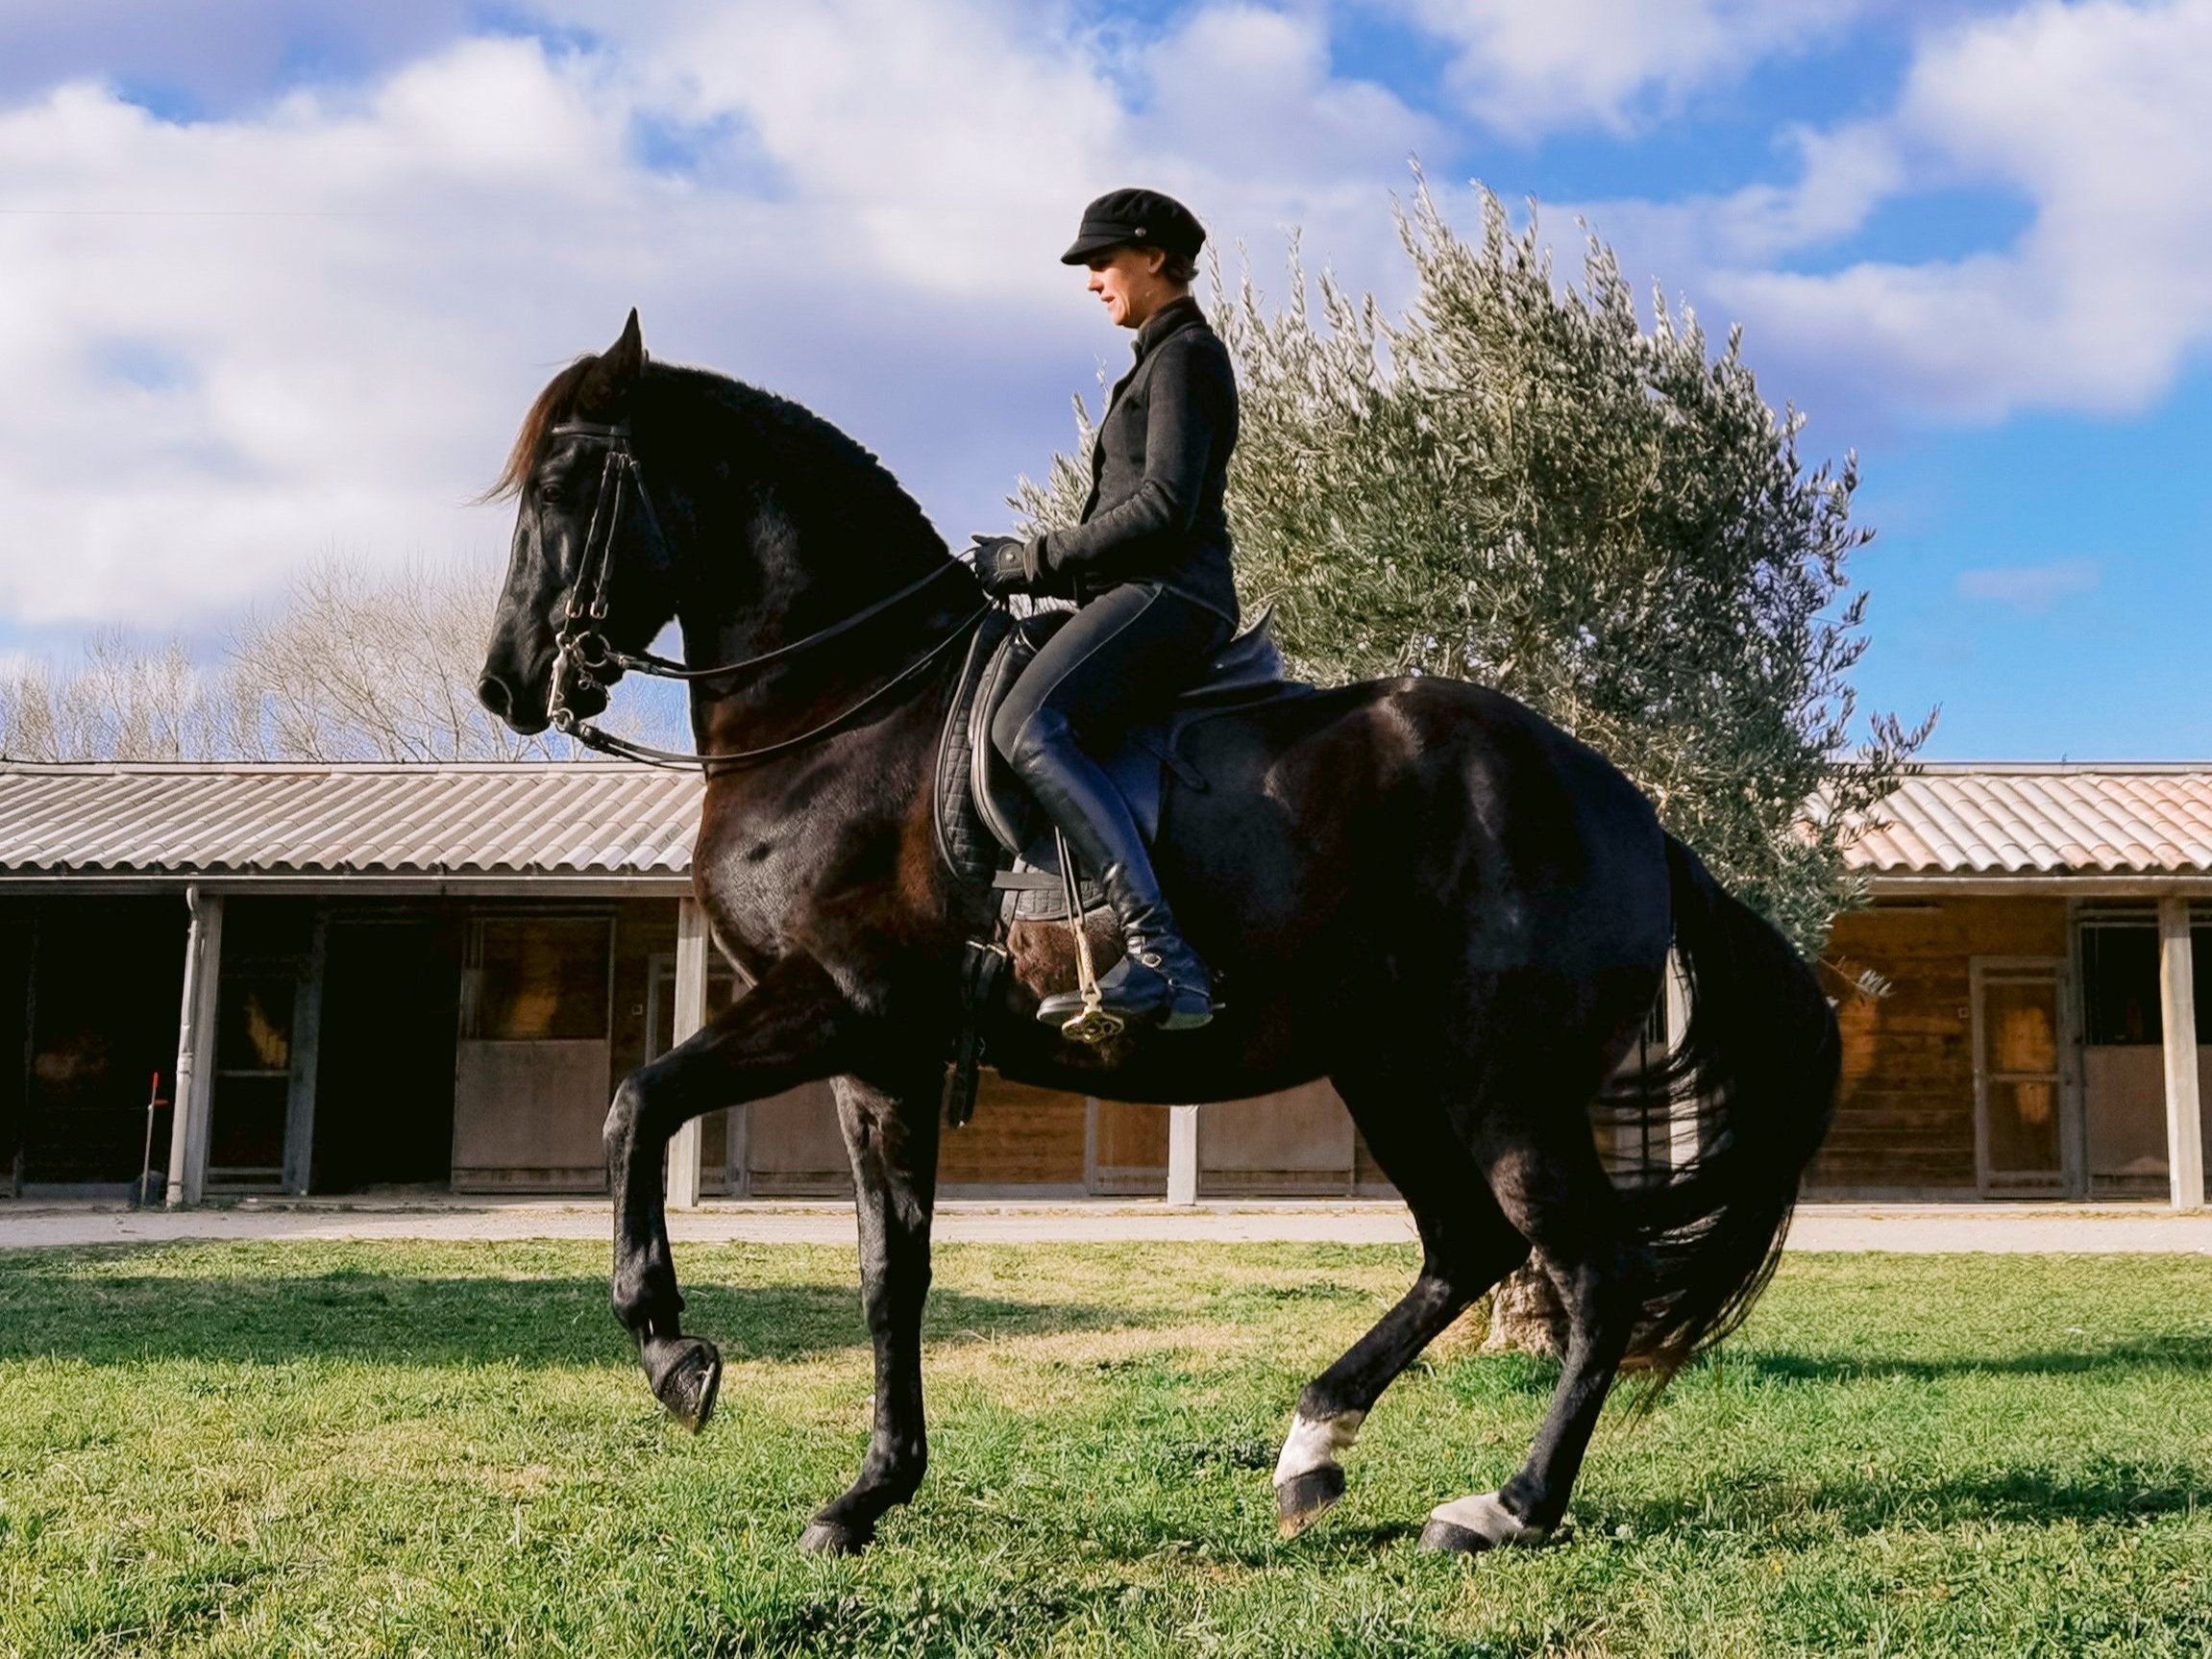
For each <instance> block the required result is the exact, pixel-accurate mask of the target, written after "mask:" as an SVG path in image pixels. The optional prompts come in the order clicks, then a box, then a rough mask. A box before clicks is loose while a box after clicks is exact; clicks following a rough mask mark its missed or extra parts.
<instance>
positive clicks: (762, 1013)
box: [605, 962, 842, 1429]
mask: <svg viewBox="0 0 2212 1659" xmlns="http://www.w3.org/2000/svg"><path fill="white" fill-rule="evenodd" d="M841 1008H842V1002H841V1000H840V999H839V997H838V996H837V993H836V989H835V987H834V986H833V985H832V984H831V982H830V981H829V979H828V978H827V976H825V975H824V974H823V973H822V971H821V970H820V969H819V968H817V967H815V966H814V965H813V964H812V963H809V962H795V963H792V964H790V965H788V966H786V965H782V964H779V965H778V966H777V967H775V968H772V969H771V970H769V972H768V973H767V974H765V975H764V976H763V977H762V978H761V980H760V982H759V983H758V984H757V985H755V986H753V988H752V989H751V990H750V991H748V992H747V993H746V994H745V995H744V996H743V997H740V998H739V999H738V1000H737V1001H736V1002H734V1003H730V1004H729V1005H728V1006H727V1007H725V1008H724V1009H722V1010H721V1011H720V1012H719V1013H717V1014H715V1015H714V1017H713V1018H712V1019H710V1020H709V1021H708V1022H707V1023H706V1024H705V1025H704V1026H703V1027H701V1028H700V1029H699V1030H698V1031H697V1032H695V1033H694V1034H693V1035H691V1036H690V1037H687V1038H686V1039H684V1041H683V1042H681V1043H679V1044H677V1045H676V1047H675V1048H674V1049H671V1050H670V1051H669V1052H667V1053H665V1054H663V1055H661V1056H660V1057H659V1058H658V1059H656V1060H654V1061H652V1062H651V1064H649V1065H645V1066H641V1067H640V1068H638V1070H636V1071H635V1072H632V1073H631V1074H630V1075H629V1076H628V1077H626V1078H625V1079H623V1083H622V1086H621V1087H620V1088H618V1089H617V1090H615V1095H614V1104H613V1106H612V1107H610V1108H609V1109H608V1111H607V1115H606V1130H605V1140H606V1168H607V1178H608V1180H609V1182H610V1183H611V1184H612V1186H613V1189H614V1217H615V1231H614V1313H615V1318H616V1319H618V1320H620V1321H621V1322H622V1324H623V1327H624V1328H625V1329H626V1330H627V1331H628V1332H629V1333H630V1335H631V1336H632V1337H633V1338H634V1339H636V1342H637V1349H638V1358H639V1360H640V1361H641V1362H642V1363H643V1364H644V1366H645V1374H646V1377H647V1379H648V1380H649V1381H650V1382H651V1385H652V1392H653V1396H654V1398H655V1399H658V1400H659V1401H660V1402H661V1404H662V1405H664V1406H666V1407H667V1408H668V1410H669V1413H670V1415H672V1416H673V1417H675V1418H676V1421H677V1422H679V1423H681V1424H683V1425H684V1426H685V1427H686V1428H692V1429H697V1428H700V1427H703V1426H704V1425H705V1423H706V1420H707V1418H708V1417H709V1416H710V1415H711V1414H712V1413H713V1411H714V1399H715V1391H716V1389H717V1388H718V1387H719V1386H720V1385H721V1381H722V1355H721V1354H720V1353H719V1352H718V1351H717V1350H716V1349H715V1346H714V1344H712V1343H710V1342H705V1341H702V1340H700V1338H698V1337H687V1336H685V1335H684V1334H683V1331H682V1327H681V1325H679V1324H678V1319H677V1316H678V1315H679V1314H681V1313H682V1311H683V1298H682V1297H681V1296H679V1295H678V1294H677V1293H676V1263H675V1260H674V1258H673V1257H672V1256H671V1255H670V1253H669V1247H668V1212H667V1190H666V1185H665V1180H664V1176H663V1159H664V1158H665V1157H666V1155H667V1152H668V1143H669V1140H670V1138H671V1137H672V1136H673V1135H675V1133H676V1130H677V1129H678V1128H680V1127H682V1126H683V1125H684V1124H686V1123H688V1122H690V1121H691V1120H692V1119H693V1118H696V1117H698V1116H699V1115H700V1113H702V1112H710V1111H713V1110H714V1109H715V1108H716V1107H718V1106H728V1105H735V1104H736V1103H737V1102H741V1101H757V1100H764V1099H766V1098H767V1097H768V1096H771V1095H776V1094H781V1093H782V1092H783V1091H784V1090H786V1089H790V1088H796V1087H797V1086H798V1085H799V1084H800V1083H803V1082H808V1081H811V1080H812V1079H814V1078H817V1077H826V1076H827V1075H828V1074H829V1073H831V1072H833V1071H835V1070H836V1069H837V1067H838V1064H839V1062H838V1060H837V1058H836V1040H837V1033H838V1030H839V1028H840V1026H841V1020H840V1011H841Z"/></svg>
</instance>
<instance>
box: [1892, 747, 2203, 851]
mask: <svg viewBox="0 0 2212 1659" xmlns="http://www.w3.org/2000/svg"><path fill="white" fill-rule="evenodd" d="M1879 816H1880V818H1881V819H1883V820H1885V821H1886V827H1885V828H1882V829H1877V830H1875V831H1873V832H1872V833H1870V834H1868V835H1866V836H1865V837H1864V838H1863V839H1861V840H1860V841H1858V842H1857V843H1856V845H1855V846H1854V847H1853V848H1852V849H1851V852H1850V854H1849V857H1850V862H1851V864H1852V866H1853V867H1854V868H1856V869H1857V870H1859V871H1862V872H1864V873H1865V874H1867V875H1870V876H1997V877H2002V876H2197V875H2204V874H2207V873H2212V765H2206V764H2202V763H2194V764H2182V763H2174V764H2151V763H2144V764H2135V765H2125V764H2109V763H2107V764H2098V763H2083V764H2073V763H2064V762H2052V763H2048V764H2040V765H2038V764H2029V763H2025V762H2010V763H2006V762H1976V763H1971V764H1968V763H1953V764H1945V765H1931V766H1929V768H1928V769H1927V770H1926V771H1925V772H1923V773H1922V775H1921V776H1919V777H1917V778H1911V779H1908V780H1905V783H1904V784H1903V785H1902V786H1901V787H1900V788H1899V789H1898V790H1897V792H1896V793H1895V794H1893V795H1892V796H1890V797H1889V799H1888V800H1887V801H1885V802H1884V803H1883V804H1882V805H1881V807H1880V813H1879Z"/></svg>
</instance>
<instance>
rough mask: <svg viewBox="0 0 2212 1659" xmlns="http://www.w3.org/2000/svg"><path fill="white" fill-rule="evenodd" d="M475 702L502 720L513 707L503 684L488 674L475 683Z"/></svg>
mask: <svg viewBox="0 0 2212 1659" xmlns="http://www.w3.org/2000/svg"><path fill="white" fill-rule="evenodd" d="M477 701H478V702H479V703H481V704H482V705H483V706H485V707H486V708H488V709H490V710H491V711H492V712H493V713H494V714H496V715H498V716H499V717H500V718H501V719H502V720H504V719H505V718H506V717H507V715H508V714H509V713H511V712H512V711H513V707H514V703H513V700H512V699H511V698H509V697H508V696H507V688H506V685H505V683H504V681H501V680H499V679H497V678H495V677H494V676H492V675H489V674H487V675H485V676H484V677H483V678H482V679H481V680H479V681H477Z"/></svg>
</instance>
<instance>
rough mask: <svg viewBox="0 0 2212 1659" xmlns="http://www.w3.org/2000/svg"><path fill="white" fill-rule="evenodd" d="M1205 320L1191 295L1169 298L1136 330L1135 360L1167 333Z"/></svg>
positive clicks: (1148, 350)
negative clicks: (1176, 298)
mask: <svg viewBox="0 0 2212 1659" xmlns="http://www.w3.org/2000/svg"><path fill="white" fill-rule="evenodd" d="M1205 320H1206V313H1205V312H1204V311H1202V310H1199V309H1198V302H1197V301H1196V300H1195V299H1193V298H1192V296H1191V295H1189V294H1185V295H1184V296H1183V297H1182V298H1181V299H1179V300H1169V301H1168V302H1167V304H1166V305H1164V306H1162V307H1161V308H1160V309H1159V310H1156V311H1154V312H1153V313H1152V314H1151V315H1150V316H1148V317H1146V318H1145V319H1144V326H1143V328H1141V329H1139V330H1138V331H1137V341H1136V347H1135V350H1136V353H1137V360H1138V361H1139V362H1143V360H1144V359H1145V357H1146V356H1147V355H1148V354H1149V353H1150V352H1151V350H1152V348H1153V347H1154V346H1157V345H1158V344H1159V343H1160V342H1161V341H1162V340H1164V339H1166V338H1167V336H1168V335H1169V334H1174V333H1175V332H1177V331H1178V330H1180V329H1187V328H1189V327H1190V326H1191V325H1192V323H1202V322H1204V321H1205Z"/></svg>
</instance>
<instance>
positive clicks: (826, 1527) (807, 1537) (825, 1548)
mask: <svg viewBox="0 0 2212 1659" xmlns="http://www.w3.org/2000/svg"><path fill="white" fill-rule="evenodd" d="M874 1542H875V1528H874V1527H873V1526H848V1525H847V1524H846V1523H844V1522H842V1521H816V1522H813V1523H810V1524H809V1525H808V1526H807V1529H806V1530H805V1531H804V1532H801V1533H800V1534H799V1548H801V1549H803V1550H805V1551H806V1552H807V1553H808V1554H809V1555H858V1554H859V1553H860V1552H861V1551H862V1550H864V1549H866V1548H868V1547H869V1546H870V1545H871V1544H873V1543H874Z"/></svg>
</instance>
